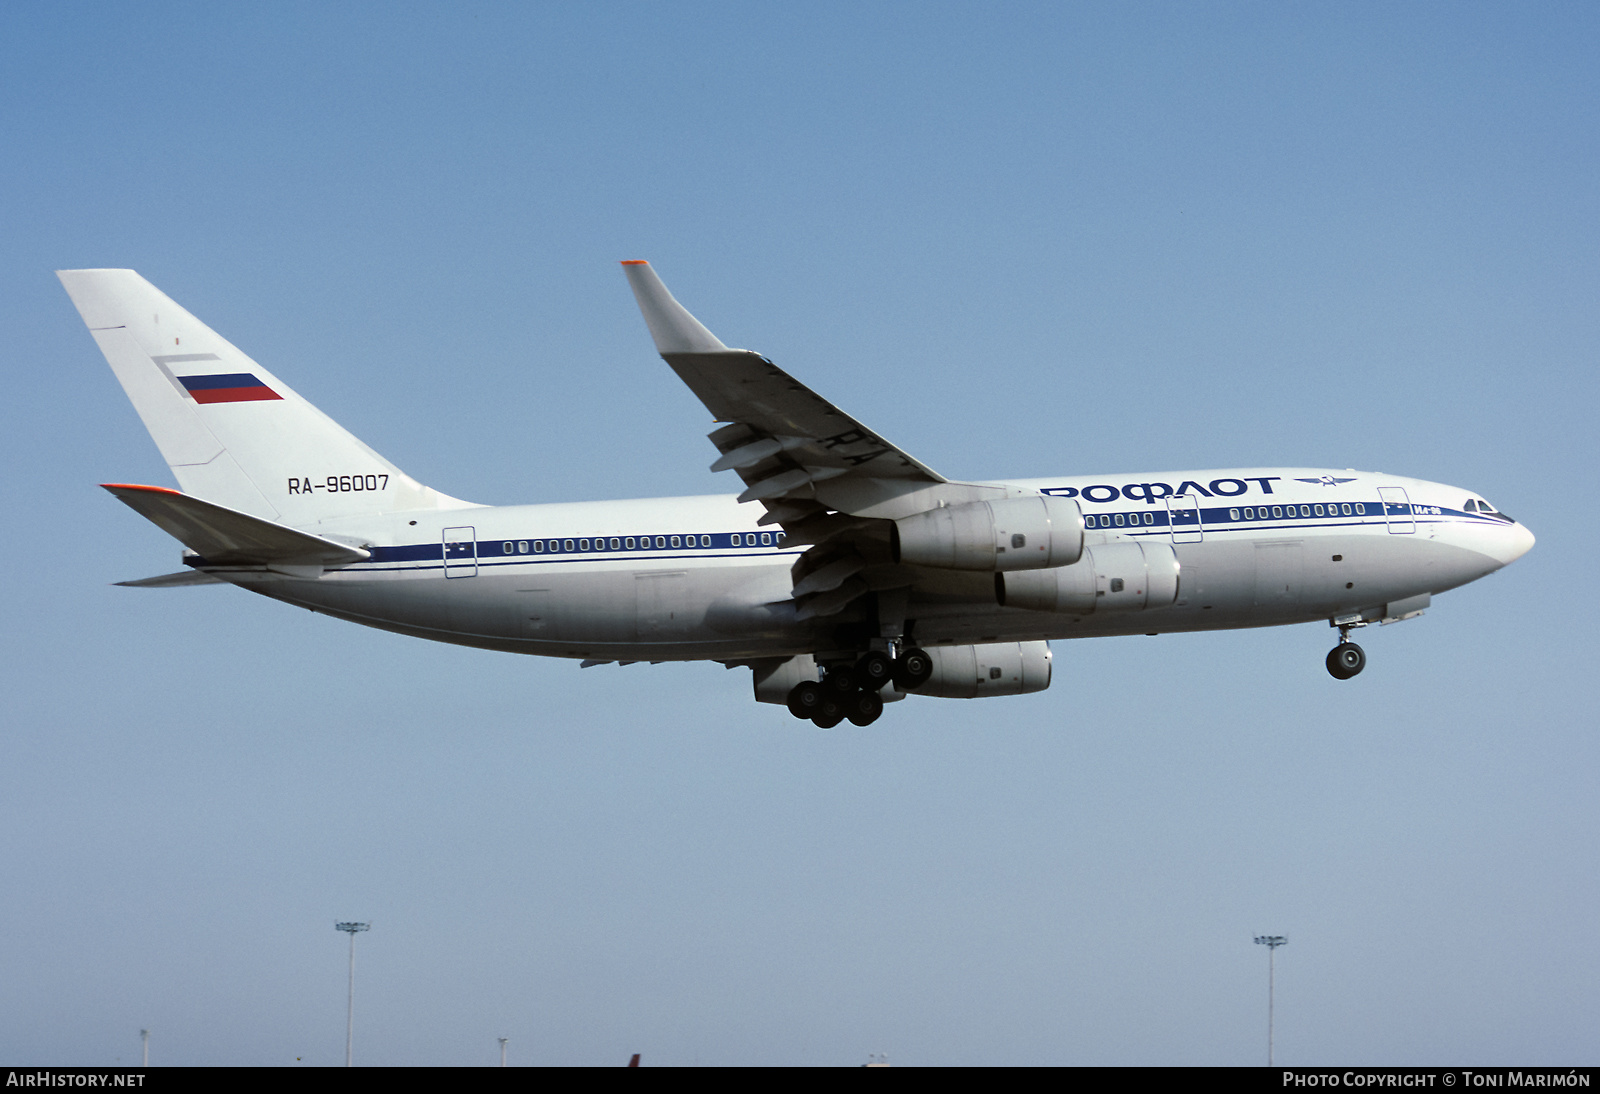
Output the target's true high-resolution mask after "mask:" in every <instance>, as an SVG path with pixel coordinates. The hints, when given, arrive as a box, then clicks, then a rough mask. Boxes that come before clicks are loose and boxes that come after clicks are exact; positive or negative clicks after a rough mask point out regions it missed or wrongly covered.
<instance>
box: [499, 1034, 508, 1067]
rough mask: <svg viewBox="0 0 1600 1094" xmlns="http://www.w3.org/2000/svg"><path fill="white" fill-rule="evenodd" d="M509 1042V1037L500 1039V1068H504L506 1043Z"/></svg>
mask: <svg viewBox="0 0 1600 1094" xmlns="http://www.w3.org/2000/svg"><path fill="white" fill-rule="evenodd" d="M509 1040H511V1038H509V1037H502V1038H500V1066H501V1067H505V1066H506V1042H507V1041H509Z"/></svg>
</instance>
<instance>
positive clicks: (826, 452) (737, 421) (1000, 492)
mask: <svg viewBox="0 0 1600 1094" xmlns="http://www.w3.org/2000/svg"><path fill="white" fill-rule="evenodd" d="M622 267H623V269H624V271H626V273H627V275H628V284H629V285H630V286H631V287H632V289H633V295H634V298H635V299H636V300H638V302H639V310H640V311H641V312H643V313H644V319H645V323H646V324H647V325H648V326H649V328H650V336H651V337H652V338H653V339H654V340H655V344H656V351H657V352H658V353H660V354H661V356H662V358H663V359H664V360H665V361H666V362H667V364H668V365H670V366H671V367H672V370H673V371H674V372H676V373H677V374H678V376H679V378H681V379H682V380H683V382H684V383H685V384H687V385H688V386H689V390H690V391H692V392H694V394H695V395H696V397H698V398H699V400H700V401H701V402H702V403H704V404H705V406H706V409H707V410H709V411H711V413H712V416H713V417H715V418H716V419H717V420H718V421H720V422H727V423H729V424H727V425H724V426H722V427H721V428H719V429H717V430H714V431H713V432H712V433H711V443H712V444H714V445H716V447H717V451H718V452H720V453H721V454H722V455H721V458H719V459H718V460H717V461H716V462H715V463H713V464H712V465H711V470H713V471H728V470H732V471H735V472H737V473H738V475H739V477H740V478H741V479H743V480H744V483H745V489H744V491H743V492H742V493H741V494H740V495H739V500H740V501H741V502H748V501H759V502H761V503H762V505H763V506H765V508H766V510H767V512H766V515H765V516H763V517H762V518H761V520H760V523H761V524H777V525H780V526H782V528H783V529H784V532H785V534H786V535H787V536H788V539H789V542H791V543H810V544H815V545H816V546H814V547H813V548H812V549H811V550H809V551H807V552H806V554H805V556H804V557H802V559H801V560H800V561H799V562H798V563H796V566H795V569H794V581H795V592H794V596H795V599H796V601H797V602H799V603H800V606H801V618H806V617H808V616H811V615H834V614H837V613H838V612H839V611H841V610H842V609H843V608H844V607H845V606H846V605H848V604H849V603H850V602H851V601H853V600H854V599H856V598H857V597H859V596H861V595H862V594H863V593H865V592H867V591H868V590H869V589H881V588H891V587H896V586H899V587H903V586H905V585H908V584H910V580H911V579H910V577H909V576H908V575H907V573H906V572H905V571H904V569H903V568H901V567H895V566H890V565H885V563H887V562H888V559H887V555H888V550H887V548H888V541H889V533H888V525H887V523H886V522H887V521H889V520H896V519H899V518H902V517H907V516H912V515H914V514H916V513H921V512H924V511H926V510H928V509H933V508H935V507H937V506H939V505H941V504H943V505H956V504H960V503H962V502H969V501H977V500H980V499H987V498H996V497H1003V496H1005V494H1006V491H1005V489H1004V488H1002V487H995V486H985V485H982V484H976V483H961V482H952V481H951V480H949V479H946V478H945V477H944V476H943V475H940V474H939V473H938V472H936V471H934V470H933V469H932V468H930V467H928V466H927V465H926V464H924V463H922V462H921V461H920V460H917V459H915V458H914V457H912V456H911V455H910V454H909V453H907V452H905V451H903V450H902V449H899V448H897V447H895V446H894V445H892V444H890V443H889V442H888V441H886V440H884V439H883V438H882V437H880V436H878V435H877V434H876V433H874V432H873V431H872V430H870V429H868V428H867V427H866V426H864V425H862V424H861V423H860V422H858V421H856V420H855V419H854V418H852V417H850V416H849V415H848V414H846V413H845V412H844V411H842V410H840V409H839V408H838V407H836V406H834V405H833V404H832V403H830V402H829V401H828V400H826V399H824V398H823V397H822V396H820V395H818V394H817V393H816V392H814V391H812V390H811V389H810V388H808V387H806V386H805V385H804V384H802V383H801V382H800V381H798V380H796V379H795V378H794V377H793V376H790V375H789V374H788V373H787V372H784V371H783V370H782V369H781V368H779V367H778V366H777V365H775V364H773V363H772V362H771V361H769V360H767V358H765V357H763V356H761V355H760V354H759V353H753V352H751V351H750V350H743V349H729V348H728V347H727V346H725V345H723V344H722V342H721V341H720V340H719V339H718V338H717V336H716V335H714V334H712V333H711V332H710V331H709V330H707V329H706V328H705V326H703V325H702V324H701V323H700V321H699V320H698V319H696V318H695V317H694V316H693V315H691V314H689V312H688V310H687V309H685V308H684V306H683V305H682V304H680V303H678V301H677V300H675V299H674V298H673V296H672V294H671V293H670V292H668V291H667V287H666V286H665V285H663V284H662V283H661V279H660V278H659V277H657V276H656V273H655V271H654V270H652V269H651V268H650V264H649V263H648V262H642V261H631V262H624V263H623V264H622Z"/></svg>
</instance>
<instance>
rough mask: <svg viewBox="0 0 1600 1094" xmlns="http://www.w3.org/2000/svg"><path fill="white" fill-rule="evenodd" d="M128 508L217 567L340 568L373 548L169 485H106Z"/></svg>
mask: <svg viewBox="0 0 1600 1094" xmlns="http://www.w3.org/2000/svg"><path fill="white" fill-rule="evenodd" d="M101 485H102V486H104V487H105V488H106V489H107V490H109V491H111V493H113V494H115V495H116V497H117V499H118V500H119V501H121V502H122V503H123V504H124V505H126V506H128V508H130V509H132V510H133V511H134V512H136V513H138V514H139V515H140V516H142V517H144V518H146V519H147V520H149V521H150V522H151V523H153V524H155V525H156V527H158V528H160V529H161V530H162V531H163V532H166V533H167V534H168V535H170V536H172V537H173V538H174V539H176V540H178V541H179V542H180V543H182V544H183V545H184V546H185V547H188V548H189V549H190V550H192V551H194V552H196V553H197V554H199V555H200V557H201V558H202V559H204V560H205V561H206V562H207V563H209V564H213V565H241V564H242V565H264V566H268V567H271V568H274V569H276V568H279V567H282V566H293V567H296V568H301V567H337V566H348V565H350V564H351V563H353V562H365V561H366V560H367V559H369V558H371V557H372V552H371V551H367V550H363V549H362V548H360V547H351V546H347V545H346V544H343V543H335V542H334V541H333V540H331V539H323V538H322V537H321V536H315V535H312V534H311V533H310V532H301V531H297V530H295V529H293V528H286V527H284V526H283V525H281V524H276V523H274V522H272V521H270V520H262V519H261V518H260V517H252V516H250V515H249V514H248V513H241V512H239V511H238V510H236V509H229V508H227V507H226V506H222V505H217V504H215V503H214V502H209V501H201V500H200V499H199V498H196V497H191V496H190V495H188V494H184V493H180V492H179V491H177V490H169V489H167V488H166V487H164V486H135V485H132V484H129V483H102V484H101Z"/></svg>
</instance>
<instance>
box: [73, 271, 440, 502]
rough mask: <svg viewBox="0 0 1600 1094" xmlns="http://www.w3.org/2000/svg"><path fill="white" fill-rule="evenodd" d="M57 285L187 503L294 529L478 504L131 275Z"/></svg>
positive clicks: (79, 276)
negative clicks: (434, 481)
mask: <svg viewBox="0 0 1600 1094" xmlns="http://www.w3.org/2000/svg"><path fill="white" fill-rule="evenodd" d="M56 276H58V277H59V278H61V284H62V286H63V287H65V288H66V290H67V295H68V296H70V297H71V298H72V303H73V304H74V305H76V307H77V309H78V314H80V315H81V316H83V321H84V323H85V324H87V326H88V327H89V333H90V334H91V335H93V336H94V340H95V342H97V343H98V344H99V346H100V351H101V352H102V353H104V354H105V356H106V361H107V362H109V363H110V365H111V370H112V372H114V373H116V376H117V379H118V380H119V381H121V383H122V389H123V390H124V391H125V392H127V393H128V398H129V399H130V400H132V402H133V406H134V409H135V410H137V411H138V412H139V417H140V418H141V419H143V420H144V424H145V428H146V429H148V430H149V431H150V436H151V437H152V438H153V439H154V440H155V442H156V447H158V448H159V449H161V455H162V456H163V457H164V458H165V459H166V461H167V466H168V467H170V468H172V473H173V475H174V476H176V477H177V480H178V484H179V485H180V486H181V487H182V488H183V490H184V492H185V493H188V494H192V495H194V496H195V497H198V498H203V499H205V500H206V501H212V502H216V503H217V504H219V505H225V506H227V507H229V508H231V509H237V510H240V511H241V512H245V513H249V514H251V515H254V516H260V517H263V518H265V519H267V520H273V521H280V522H282V523H284V524H290V525H305V524H314V523H316V522H317V521H321V520H328V519H332V518H337V517H347V516H358V515H362V514H367V513H391V512H401V511H405V510H412V509H455V508H462V507H464V506H467V505H469V504H470V503H469V502H463V501H459V500H457V499H456V498H452V497H448V496H446V495H444V494H441V493H439V492H438V491H436V490H432V489H430V488H428V487H426V486H423V485H422V484H421V483H419V482H417V481H416V480H415V479H413V478H411V476H409V475H407V474H406V473H405V472H403V471H401V470H400V469H399V468H398V467H396V466H395V465H394V464H392V463H390V462H389V461H388V460H386V459H384V458H383V457H382V456H380V455H378V454H377V453H376V452H374V451H373V450H372V449H370V448H368V447H367V446H366V445H364V444H362V443H361V442H360V441H359V440H357V439H356V438H355V437H353V436H351V435H350V434H349V433H348V432H346V431H345V430H344V429H343V428H342V427H341V426H340V425H339V424H338V423H336V422H335V421H334V420H333V419H331V418H329V417H328V416H327V415H326V414H324V413H322V412H321V411H320V410H318V409H317V408H316V407H314V406H312V405H311V404H310V403H308V402H306V400H305V399H303V398H301V397H300V396H299V395H297V394H295V392H294V391H293V390H292V389H290V388H289V387H288V385H286V384H285V383H284V382H283V381H282V380H279V379H278V378H277V377H276V376H274V375H273V374H272V373H270V372H268V371H267V370H266V369H264V368H262V367H261V366H260V365H258V364H256V362H254V361H252V360H251V359H250V358H249V357H246V356H245V355H244V354H243V353H241V352H240V351H239V350H238V349H237V348H235V347H234V346H233V345H232V344H231V343H229V342H228V341H227V339H225V338H223V337H222V336H221V335H219V334H217V333H216V332H215V331H213V330H212V329H211V328H209V327H207V326H206V325H205V324H204V323H202V322H200V321H199V320H198V319H196V318H195V317H194V316H192V315H190V314H189V313H188V312H187V311H185V310H184V309H183V308H181V307H179V306H178V305H177V304H176V303H174V302H173V301H172V299H171V298H170V297H168V296H167V295H166V294H165V293H163V292H162V291H161V290H160V289H158V288H156V287H155V286H154V285H152V284H150V282H148V281H146V280H145V279H144V278H142V277H140V276H139V275H138V274H137V273H135V272H134V271H132V270H60V271H58V272H57V274H56Z"/></svg>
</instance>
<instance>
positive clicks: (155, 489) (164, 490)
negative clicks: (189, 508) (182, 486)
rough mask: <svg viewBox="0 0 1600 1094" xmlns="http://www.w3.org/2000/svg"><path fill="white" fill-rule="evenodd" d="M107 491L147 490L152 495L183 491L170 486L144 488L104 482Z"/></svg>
mask: <svg viewBox="0 0 1600 1094" xmlns="http://www.w3.org/2000/svg"><path fill="white" fill-rule="evenodd" d="M100 485H101V486H103V487H104V488H105V489H107V490H147V491H149V492H150V493H152V494H182V493H183V491H182V490H174V489H172V488H171V487H169V486H143V485H140V484H139V483H136V482H103V483H101V484H100Z"/></svg>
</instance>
